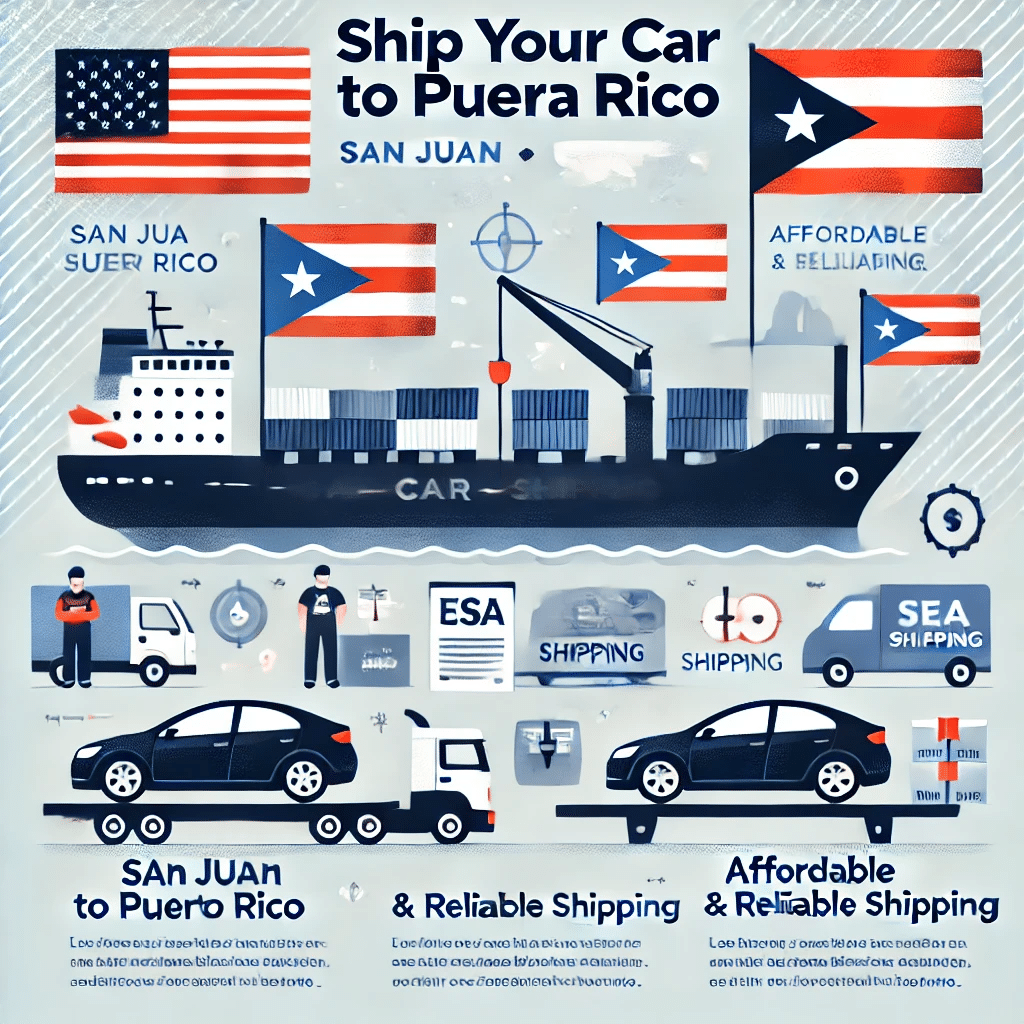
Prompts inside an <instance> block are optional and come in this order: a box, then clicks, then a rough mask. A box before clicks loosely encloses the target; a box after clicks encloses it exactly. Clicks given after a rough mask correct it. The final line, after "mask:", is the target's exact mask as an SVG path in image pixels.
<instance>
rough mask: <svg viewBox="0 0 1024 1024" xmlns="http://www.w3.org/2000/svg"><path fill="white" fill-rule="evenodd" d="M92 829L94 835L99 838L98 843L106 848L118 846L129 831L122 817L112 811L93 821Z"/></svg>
mask: <svg viewBox="0 0 1024 1024" xmlns="http://www.w3.org/2000/svg"><path fill="white" fill-rule="evenodd" d="M92 827H93V828H94V829H95V831H96V835H97V836H99V840H100V842H101V843H105V844H106V845H107V846H120V844H121V843H123V842H124V841H125V840H126V839H127V838H128V833H129V832H130V831H131V829H130V828H129V827H128V822H127V821H126V820H125V818H124V815H121V814H118V813H116V812H113V811H112V812H111V813H110V814H104V815H101V816H100V817H98V818H96V819H94V821H93V823H92Z"/></svg>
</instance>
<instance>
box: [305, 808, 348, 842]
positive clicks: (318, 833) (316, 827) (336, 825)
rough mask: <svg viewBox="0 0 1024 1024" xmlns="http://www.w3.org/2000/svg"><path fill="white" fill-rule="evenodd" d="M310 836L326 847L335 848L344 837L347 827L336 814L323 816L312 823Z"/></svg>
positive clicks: (310, 824) (314, 819)
mask: <svg viewBox="0 0 1024 1024" xmlns="http://www.w3.org/2000/svg"><path fill="white" fill-rule="evenodd" d="M309 834H310V835H311V836H312V837H313V838H314V839H315V840H316V841H317V842H318V843H323V845H324V846H334V845H335V843H340V842H341V840H342V838H343V837H344V835H345V826H344V825H343V824H342V821H341V818H339V817H338V816H337V815H336V814H321V815H320V816H319V817H318V818H313V819H312V820H311V821H310V823H309Z"/></svg>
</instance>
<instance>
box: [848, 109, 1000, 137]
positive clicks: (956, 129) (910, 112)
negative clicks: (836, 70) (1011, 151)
mask: <svg viewBox="0 0 1024 1024" xmlns="http://www.w3.org/2000/svg"><path fill="white" fill-rule="evenodd" d="M857 109H858V110H859V111H860V112H861V113H862V114H864V116H865V117H870V118H871V120H872V121H876V122H877V124H873V125H872V126H871V127H870V128H865V129H864V131H862V132H860V133H859V134H858V135H857V138H858V139H980V138H981V137H982V115H981V107H858V108H857Z"/></svg>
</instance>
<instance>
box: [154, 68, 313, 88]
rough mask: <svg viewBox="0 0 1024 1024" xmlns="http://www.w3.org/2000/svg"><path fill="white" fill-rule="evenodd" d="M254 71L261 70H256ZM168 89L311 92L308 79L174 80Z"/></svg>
mask: <svg viewBox="0 0 1024 1024" xmlns="http://www.w3.org/2000/svg"><path fill="white" fill-rule="evenodd" d="M254 70H259V69H258V68H255V69H254ZM168 88H169V89H170V90H171V92H174V91H175V90H177V89H206V90H214V89H245V90H253V91H258V90H260V89H293V90H296V91H300V92H309V79H308V78H269V77H268V78H172V79H171V80H170V84H169V86H168Z"/></svg>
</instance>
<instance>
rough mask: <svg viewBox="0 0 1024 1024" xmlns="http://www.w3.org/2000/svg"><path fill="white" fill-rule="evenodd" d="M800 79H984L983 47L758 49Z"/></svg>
mask: <svg viewBox="0 0 1024 1024" xmlns="http://www.w3.org/2000/svg"><path fill="white" fill-rule="evenodd" d="M757 52H758V53H760V54H761V55H762V56H764V57H767V58H768V59H769V60H771V61H774V62H775V63H776V64H778V65H780V66H781V67H784V68H785V69H786V70H787V71H791V72H792V73H793V74H794V75H798V76H799V77H800V78H981V77H982V75H983V69H982V64H981V51H980V50H758V51H757Z"/></svg>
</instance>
